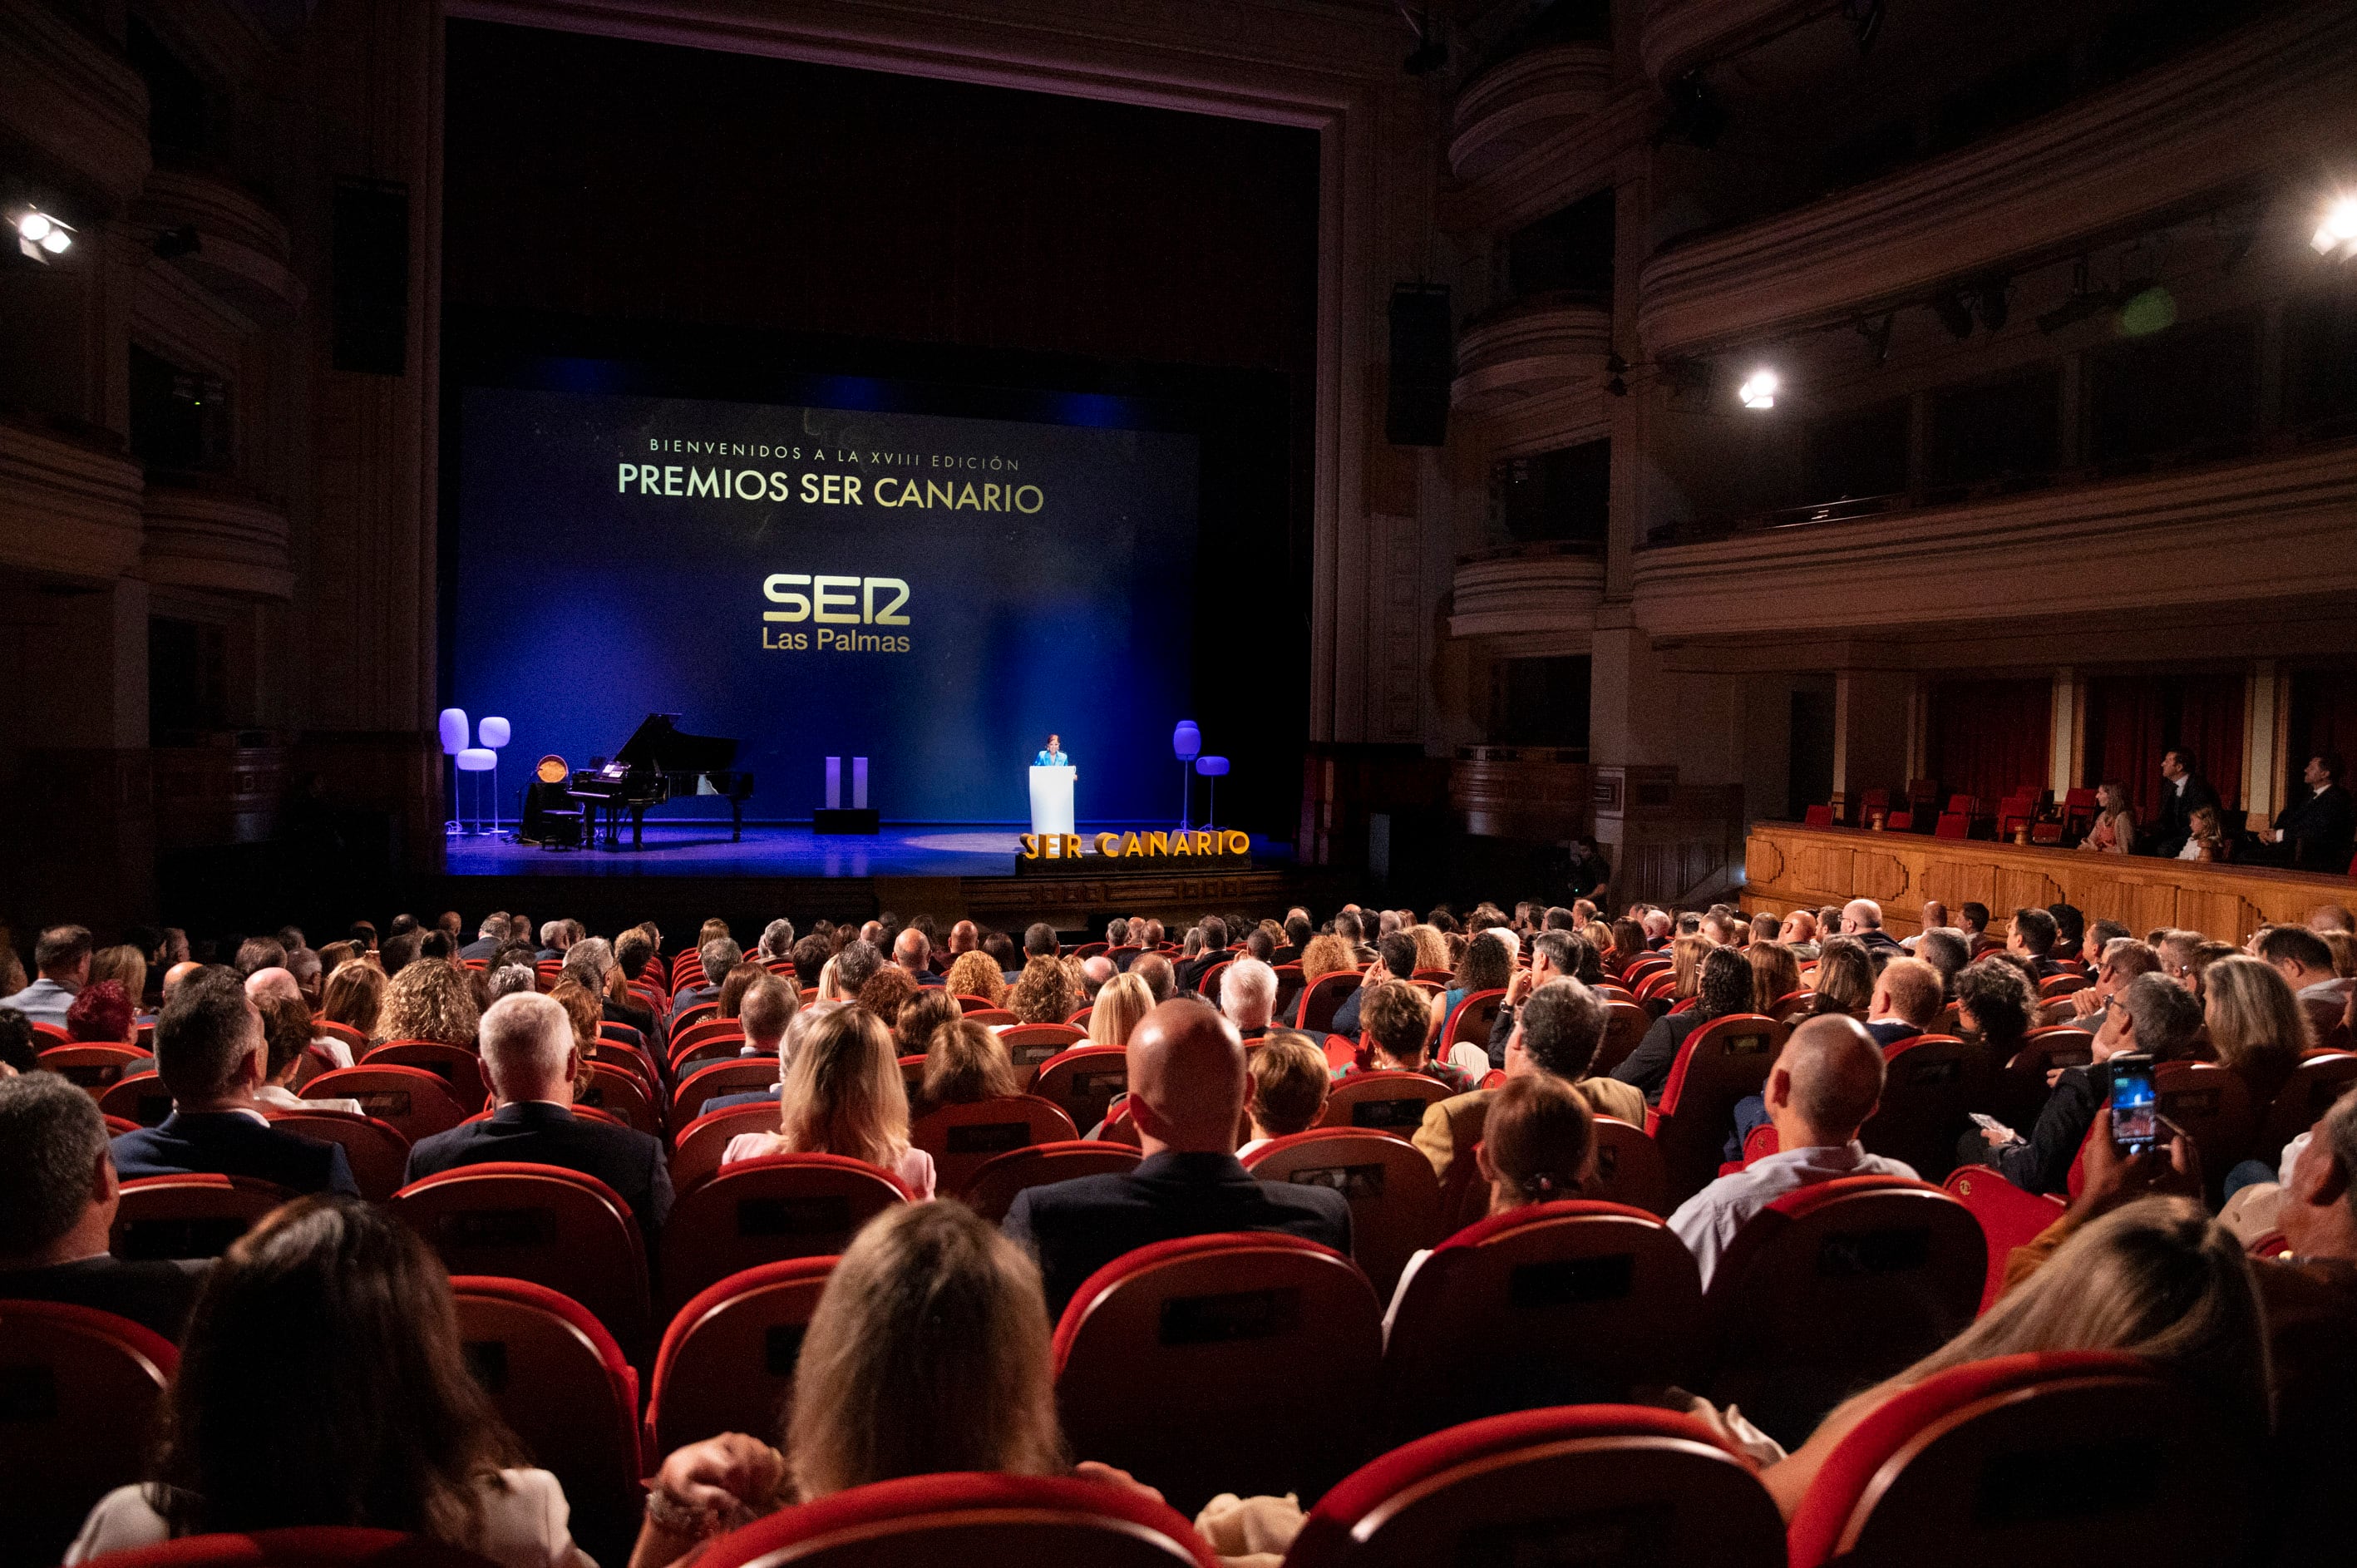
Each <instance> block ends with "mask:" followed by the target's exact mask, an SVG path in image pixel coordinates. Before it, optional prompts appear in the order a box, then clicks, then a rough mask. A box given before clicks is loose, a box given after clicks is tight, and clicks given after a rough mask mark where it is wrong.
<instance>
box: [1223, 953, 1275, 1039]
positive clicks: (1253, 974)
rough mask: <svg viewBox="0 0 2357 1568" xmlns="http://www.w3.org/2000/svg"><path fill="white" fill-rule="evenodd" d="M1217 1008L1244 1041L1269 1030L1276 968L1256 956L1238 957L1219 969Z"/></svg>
mask: <svg viewBox="0 0 2357 1568" xmlns="http://www.w3.org/2000/svg"><path fill="white" fill-rule="evenodd" d="M1220 1011H1221V1012H1222V1013H1224V1014H1226V1015H1227V1019H1228V1022H1229V1023H1231V1024H1233V1025H1234V1026H1236V1033H1237V1034H1239V1035H1241V1036H1243V1037H1244V1038H1245V1039H1247V1040H1257V1039H1259V1038H1260V1037H1261V1036H1264V1035H1266V1034H1267V1033H1268V1025H1269V1020H1270V1018H1272V1017H1273V1016H1275V1013H1276V971H1275V970H1273V969H1271V968H1269V967H1268V965H1266V964H1265V963H1263V962H1261V961H1260V960H1258V959H1256V958H1240V959H1237V960H1236V961H1233V962H1232V963H1231V964H1229V965H1228V967H1227V968H1226V969H1224V970H1222V971H1221V972H1220Z"/></svg>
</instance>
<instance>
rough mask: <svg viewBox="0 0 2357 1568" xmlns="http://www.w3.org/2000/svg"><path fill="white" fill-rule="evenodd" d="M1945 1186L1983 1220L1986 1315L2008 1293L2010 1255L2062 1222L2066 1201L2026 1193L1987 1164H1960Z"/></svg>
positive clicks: (1982, 1309)
mask: <svg viewBox="0 0 2357 1568" xmlns="http://www.w3.org/2000/svg"><path fill="white" fill-rule="evenodd" d="M1942 1186H1943V1188H1944V1189H1945V1190H1946V1192H1947V1193H1948V1195H1949V1196H1950V1197H1953V1198H1954V1199H1955V1200H1956V1201H1957V1202H1959V1203H1961V1204H1963V1205H1964V1207H1965V1208H1969V1209H1971V1210H1972V1211H1973V1218H1974V1219H1977V1220H1979V1221H1980V1227H1981V1237H1982V1240H1984V1241H1985V1242H1986V1245H1987V1248H1988V1266H1987V1270H1986V1277H1985V1278H1984V1279H1983V1280H1982V1282H1981V1301H1980V1308H1979V1310H1981V1311H1982V1312H1986V1311H1987V1310H1988V1309H1989V1306H1990V1305H1991V1304H1992V1303H1994V1302H1995V1301H1996V1298H1997V1297H1998V1296H1999V1295H2000V1294H2003V1293H2004V1290H2005V1261H2006V1258H2007V1255H2008V1254H2009V1253H2011V1252H2012V1251H2013V1250H2014V1249H2015V1248H2016V1247H2019V1246H2022V1245H2024V1244H2026V1243H2028V1242H2029V1241H2030V1240H2034V1239H2035V1238H2036V1237H2037V1235H2038V1233H2039V1232H2040V1231H2041V1230H2045V1229H2046V1228H2047V1227H2048V1226H2049V1225H2051V1224H2053V1223H2054V1222H2055V1221H2056V1220H2057V1219H2061V1218H2062V1209H2063V1203H2062V1200H2061V1198H2059V1197H2046V1196H2045V1195H2043V1194H2041V1193H2035V1192H2024V1191H2022V1190H2021V1188H2019V1187H2016V1186H2014V1185H2013V1183H2011V1182H2009V1181H2007V1180H2006V1179H2005V1177H2003V1176H1999V1175H1998V1174H1997V1173H1996V1172H1995V1171H1993V1170H1991V1169H1989V1168H1988V1167H1987V1166H1986V1165H1959V1166H1958V1167H1957V1168H1956V1169H1955V1170H1954V1171H1953V1172H1952V1173H1950V1175H1949V1176H1948V1179H1947V1180H1946V1181H1945V1182H1944V1183H1943V1184H1942Z"/></svg>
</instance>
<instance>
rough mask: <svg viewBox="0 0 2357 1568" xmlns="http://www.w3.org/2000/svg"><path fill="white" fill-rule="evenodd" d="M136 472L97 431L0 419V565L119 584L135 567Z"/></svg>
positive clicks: (115, 442)
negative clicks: (117, 579)
mask: <svg viewBox="0 0 2357 1568" xmlns="http://www.w3.org/2000/svg"><path fill="white" fill-rule="evenodd" d="M139 485H140V474H139V465H138V464H136V463H135V462H133V461H132V460H131V459H130V458H129V457H127V456H124V452H123V444H122V442H121V441H120V440H119V439H117V438H116V437H115V436H114V435H111V434H109V433H108V432H105V431H101V430H89V429H85V428H82V427H80V426H76V425H72V424H68V423H66V422H64V421H61V420H41V419H38V418H34V417H31V416H25V415H12V414H10V413H5V412H0V564H5V566H6V567H7V568H8V569H9V570H10V571H12V572H39V573H57V574H61V575H67V576H73V577H90V578H107V577H115V576H120V575H123V574H124V573H125V572H128V571H130V570H132V569H133V568H134V567H135V566H136V565H137V564H138V562H139V542H140V539H139V529H140V523H139Z"/></svg>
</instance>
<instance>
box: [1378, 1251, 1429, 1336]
mask: <svg viewBox="0 0 2357 1568" xmlns="http://www.w3.org/2000/svg"><path fill="white" fill-rule="evenodd" d="M1431 1256H1432V1249H1431V1248H1429V1247H1418V1248H1417V1249H1416V1250H1415V1253H1414V1255H1412V1256H1411V1257H1410V1258H1409V1259H1408V1261H1407V1267H1405V1268H1404V1269H1402V1270H1401V1271H1400V1277H1399V1283H1398V1284H1396V1285H1394V1286H1393V1287H1392V1304H1391V1305H1389V1306H1387V1307H1385V1308H1383V1348H1384V1349H1386V1350H1389V1349H1390V1348H1392V1325H1393V1324H1394V1323H1395V1322H1397V1321H1398V1319H1399V1309H1400V1303H1402V1302H1404V1301H1405V1300H1406V1299H1407V1287H1408V1283H1409V1282H1410V1281H1412V1280H1414V1279H1415V1276H1416V1271H1417V1270H1419V1269H1421V1268H1423V1267H1424V1262H1425V1260H1426V1258H1429V1257H1431Z"/></svg>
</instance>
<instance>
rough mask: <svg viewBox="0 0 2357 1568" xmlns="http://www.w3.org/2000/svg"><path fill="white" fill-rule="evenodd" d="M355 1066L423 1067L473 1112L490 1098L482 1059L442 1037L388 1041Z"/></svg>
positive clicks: (469, 1111) (467, 1110) (467, 1109)
mask: <svg viewBox="0 0 2357 1568" xmlns="http://www.w3.org/2000/svg"><path fill="white" fill-rule="evenodd" d="M355 1065H357V1066H361V1067H386V1066H392V1067H415V1068H424V1069H425V1070H426V1071H427V1072H430V1073H432V1074H433V1075H434V1076H435V1077H436V1078H438V1079H441V1080H442V1081H443V1082H444V1083H446V1084H447V1085H449V1086H450V1098H451V1099H453V1100H455V1101H457V1102H458V1104H459V1107H460V1108H461V1109H462V1110H464V1111H466V1112H468V1114H470V1115H471V1114H472V1113H473V1112H477V1111H479V1110H481V1109H482V1107H483V1105H484V1102H485V1101H488V1100H490V1087H489V1085H488V1083H487V1082H486V1080H485V1079H484V1077H483V1062H482V1058H480V1057H478V1056H477V1055H475V1053H474V1052H472V1051H465V1050H460V1049H459V1048H458V1047H456V1046H446V1045H444V1044H442V1043H441V1042H440V1041H439V1040H387V1041H386V1042H385V1043H384V1044H382V1045H381V1046H379V1047H376V1048H375V1049H374V1050H371V1052H369V1053H368V1055H366V1056H364V1057H362V1058H361V1059H360V1061H359V1062H358V1063H357V1064H355Z"/></svg>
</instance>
